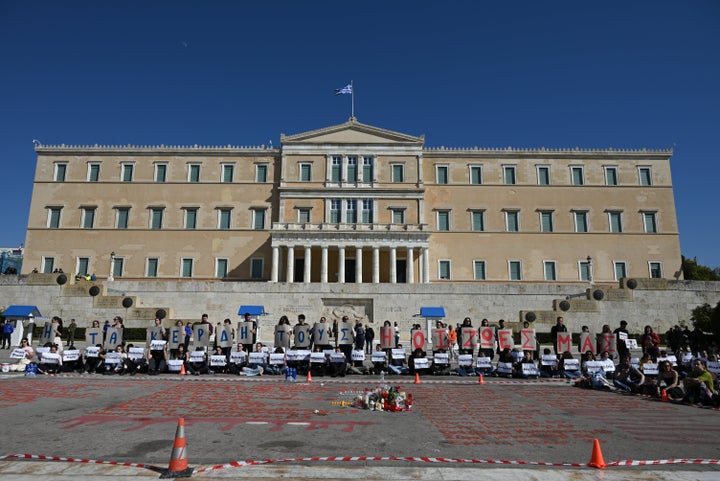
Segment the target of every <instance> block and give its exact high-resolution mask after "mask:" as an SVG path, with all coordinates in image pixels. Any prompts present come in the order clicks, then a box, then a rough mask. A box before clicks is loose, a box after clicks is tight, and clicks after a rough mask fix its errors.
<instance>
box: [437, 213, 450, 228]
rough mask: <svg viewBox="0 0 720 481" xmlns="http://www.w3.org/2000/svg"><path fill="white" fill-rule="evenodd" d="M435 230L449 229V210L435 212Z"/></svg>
mask: <svg viewBox="0 0 720 481" xmlns="http://www.w3.org/2000/svg"><path fill="white" fill-rule="evenodd" d="M437 230H439V231H445V232H446V231H449V230H450V211H449V210H439V211H438V212H437Z"/></svg>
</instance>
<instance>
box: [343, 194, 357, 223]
mask: <svg viewBox="0 0 720 481" xmlns="http://www.w3.org/2000/svg"><path fill="white" fill-rule="evenodd" d="M345 222H347V223H348V224H356V223H357V201H356V200H352V199H349V200H346V201H345Z"/></svg>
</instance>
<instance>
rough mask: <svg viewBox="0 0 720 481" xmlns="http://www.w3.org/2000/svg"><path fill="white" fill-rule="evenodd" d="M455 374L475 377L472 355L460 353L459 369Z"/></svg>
mask: <svg viewBox="0 0 720 481" xmlns="http://www.w3.org/2000/svg"><path fill="white" fill-rule="evenodd" d="M455 373H456V374H457V375H458V376H462V377H465V376H474V375H475V368H474V367H473V357H472V354H459V353H458V367H456V368H455Z"/></svg>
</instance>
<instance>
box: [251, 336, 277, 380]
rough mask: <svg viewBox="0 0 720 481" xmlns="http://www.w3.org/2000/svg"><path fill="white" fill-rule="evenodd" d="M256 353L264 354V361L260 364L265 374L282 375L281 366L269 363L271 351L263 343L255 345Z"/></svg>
mask: <svg viewBox="0 0 720 481" xmlns="http://www.w3.org/2000/svg"><path fill="white" fill-rule="evenodd" d="M255 352H257V353H262V356H263V361H262V362H261V363H260V366H261V367H262V368H263V373H265V374H280V366H275V365H272V364H270V363H269V362H268V360H269V357H270V355H269V349H268V348H267V347H265V346H264V345H263V343H262V342H258V343H255ZM251 364H252V363H251Z"/></svg>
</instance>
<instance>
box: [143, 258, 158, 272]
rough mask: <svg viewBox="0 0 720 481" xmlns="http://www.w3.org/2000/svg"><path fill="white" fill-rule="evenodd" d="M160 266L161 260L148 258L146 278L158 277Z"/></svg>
mask: <svg viewBox="0 0 720 481" xmlns="http://www.w3.org/2000/svg"><path fill="white" fill-rule="evenodd" d="M159 264H160V259H158V258H157V257H148V258H147V260H146V261H145V277H157V276H158V266H159Z"/></svg>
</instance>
